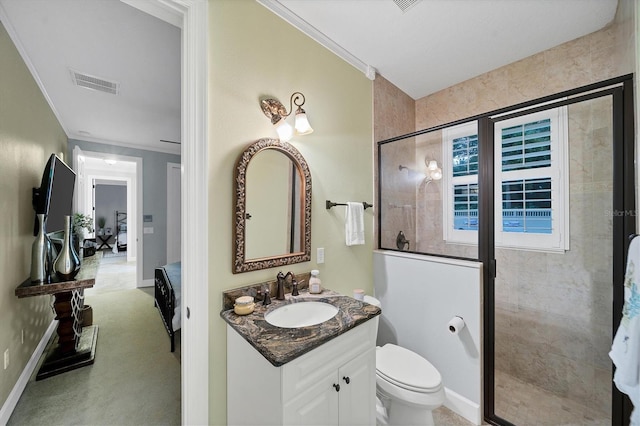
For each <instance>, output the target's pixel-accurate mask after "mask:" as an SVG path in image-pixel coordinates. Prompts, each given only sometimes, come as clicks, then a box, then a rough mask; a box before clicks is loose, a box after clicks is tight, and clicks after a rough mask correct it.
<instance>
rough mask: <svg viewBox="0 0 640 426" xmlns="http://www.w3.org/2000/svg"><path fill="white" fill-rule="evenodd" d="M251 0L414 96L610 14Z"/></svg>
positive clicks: (603, 8) (597, 2)
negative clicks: (368, 67) (344, 52)
mask: <svg viewBox="0 0 640 426" xmlns="http://www.w3.org/2000/svg"><path fill="white" fill-rule="evenodd" d="M258 1H259V2H260V3H262V4H263V5H264V6H266V7H267V8H269V9H271V10H272V11H274V12H275V13H277V14H278V15H280V16H282V17H283V18H284V19H286V20H288V21H289V22H291V23H292V24H293V25H295V26H297V27H298V28H300V29H302V30H303V31H305V32H307V33H308V34H309V35H310V36H311V37H313V38H315V39H317V40H318V41H320V42H321V43H323V44H325V45H327V47H328V48H330V49H332V50H334V51H336V53H338V54H340V52H341V51H342V50H346V52H348V54H347V56H351V59H353V60H354V62H356V63H354V65H356V66H358V65H360V66H361V67H364V69H363V71H365V70H366V66H370V67H373V68H375V69H376V70H377V71H378V73H379V74H380V75H382V76H383V77H384V78H386V79H387V80H389V81H390V82H392V83H393V84H394V85H395V86H397V87H398V88H400V89H401V90H402V91H404V92H405V93H407V94H408V95H409V96H411V97H412V98H414V99H419V98H422V97H424V96H426V95H429V94H431V93H434V92H437V91H438V90H441V89H444V88H446V87H449V86H452V85H454V84H457V83H460V82H462V81H465V80H468V79H470V78H472V77H475V76H478V75H480V74H483V73H485V72H487V71H491V70H493V69H496V68H499V67H501V66H503V65H506V64H509V63H512V62H515V61H518V60H520V59H523V58H525V57H527V56H530V55H533V54H535V53H538V52H541V51H543V50H546V49H549V48H551V47H554V46H557V45H559V44H562V43H564V42H566V41H569V40H573V39H576V38H578V37H581V36H583V35H586V34H589V33H591V32H594V31H597V30H599V29H601V28H602V27H604V26H605V25H606V24H608V23H609V22H611V21H612V20H613V17H614V15H615V12H616V7H617V4H618V1H617V0H398V2H399V3H413V5H412V6H410V7H409V8H408V9H406V10H405V11H404V12H403V11H402V9H401V8H400V7H398V5H397V4H396V3H395V2H394V1H393V0H313V1H309V0H258ZM336 45H337V46H336ZM333 47H336V49H334V48H333ZM354 57H355V58H354ZM358 62H359V64H358Z"/></svg>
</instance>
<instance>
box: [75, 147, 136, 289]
mask: <svg viewBox="0 0 640 426" xmlns="http://www.w3.org/2000/svg"><path fill="white" fill-rule="evenodd" d="M107 161H108V162H107ZM73 164H74V169H75V170H76V173H77V177H78V178H77V179H76V191H75V192H76V194H77V197H76V198H75V200H74V202H75V203H76V205H75V211H77V212H79V213H83V214H86V215H89V216H91V217H93V218H94V220H96V221H97V219H98V218H97V217H96V211H95V189H94V188H95V183H96V182H114V181H115V182H121V183H124V184H125V186H126V212H125V213H126V217H127V218H128V219H127V222H126V227H125V228H124V229H123V227H122V223H120V225H118V224H117V223H116V222H117V218H116V211H115V210H114V211H112V212H109V215H106V216H105V219H107V217H109V216H110V215H111V216H110V217H109V221H110V223H111V224H112V230H111V231H112V233H113V234H112V235H113V236H114V237H113V239H109V240H108V241H110V242H113V243H114V244H115V247H116V248H117V247H118V242H117V241H116V239H117V238H118V236H119V237H120V245H122V242H123V239H126V241H127V242H126V247H127V250H126V258H127V262H136V265H135V270H136V275H135V276H136V279H135V281H136V287H143V286H144V285H145V283H144V280H143V262H142V259H144V247H143V244H142V223H141V214H139V212H142V185H141V184H140V182H142V158H140V157H130V156H125V155H114V154H106V153H103V152H95V151H84V150H82V149H80V147H78V146H76V147H74V149H73ZM94 223H95V222H94ZM95 224H96V225H97V223H95ZM94 227H95V226H94ZM95 228H96V229H97V228H98V227H95ZM119 231H120V232H119ZM93 237H94V238H96V242H97V243H99V238H97V237H96V235H95V234H94V235H93ZM112 247H113V246H112ZM116 250H117V249H116Z"/></svg>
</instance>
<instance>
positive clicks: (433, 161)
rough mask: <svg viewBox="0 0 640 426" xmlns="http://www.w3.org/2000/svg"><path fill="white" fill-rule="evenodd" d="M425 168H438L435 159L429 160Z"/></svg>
mask: <svg viewBox="0 0 640 426" xmlns="http://www.w3.org/2000/svg"><path fill="white" fill-rule="evenodd" d="M427 168H428V169H429V170H436V169H437V168H438V162H437V161H436V160H431V161H429V163H428V164H427Z"/></svg>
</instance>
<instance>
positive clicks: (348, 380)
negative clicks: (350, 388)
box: [342, 376, 351, 384]
mask: <svg viewBox="0 0 640 426" xmlns="http://www.w3.org/2000/svg"><path fill="white" fill-rule="evenodd" d="M342 380H344V381H345V382H347V384H349V383H351V379H350V378H349V376H346V377H343V378H342Z"/></svg>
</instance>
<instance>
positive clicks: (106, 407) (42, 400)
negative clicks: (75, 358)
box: [8, 287, 181, 425]
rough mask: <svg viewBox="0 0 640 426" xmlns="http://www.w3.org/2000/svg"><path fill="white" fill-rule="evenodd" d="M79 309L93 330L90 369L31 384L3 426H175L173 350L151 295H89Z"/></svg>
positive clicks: (128, 292) (150, 292) (175, 359)
mask: <svg viewBox="0 0 640 426" xmlns="http://www.w3.org/2000/svg"><path fill="white" fill-rule="evenodd" d="M85 303H87V304H89V305H91V306H92V307H93V324H94V325H97V326H98V327H99V329H98V341H97V348H96V358H95V363H94V364H93V365H90V366H87V367H83V368H80V369H77V370H73V371H70V372H67V373H64V374H60V375H58V376H54V377H50V378H48V379H44V380H41V381H37V382H36V381H35V378H34V377H32V378H31V380H30V382H29V384H28V385H27V387H26V389H25V391H24V393H23V395H22V397H21V398H20V401H19V402H18V405H17V407H16V409H15V410H14V412H13V414H12V416H11V418H10V420H9V423H8V424H9V425H179V424H180V411H181V410H180V397H181V396H180V343H179V339H177V340H178V341H177V342H176V346H177V349H176V352H175V353H171V352H169V350H170V343H169V337H168V336H167V333H166V331H165V329H164V327H163V325H162V321H161V319H160V316H159V314H158V311H157V309H156V308H155V307H154V305H153V288H152V287H151V288H148V289H129V290H120V291H110V292H104V293H99V294H94V295H89V296H86V299H85ZM178 335H179V333H178Z"/></svg>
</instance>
